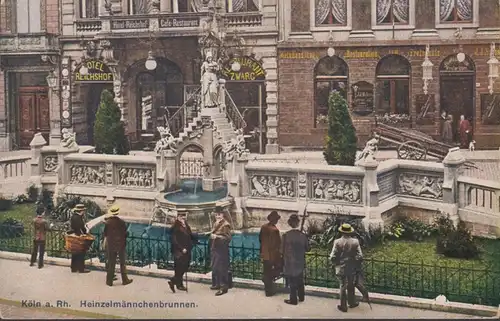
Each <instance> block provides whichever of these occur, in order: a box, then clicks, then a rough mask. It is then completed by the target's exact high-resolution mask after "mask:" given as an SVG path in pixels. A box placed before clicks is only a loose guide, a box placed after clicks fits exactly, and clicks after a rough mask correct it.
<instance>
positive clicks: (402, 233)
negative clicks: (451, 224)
mask: <svg viewBox="0 0 500 321" xmlns="http://www.w3.org/2000/svg"><path fill="white" fill-rule="evenodd" d="M434 232H435V227H434V225H431V224H425V223H423V222H421V221H419V220H415V219H412V218H402V219H400V220H398V221H396V222H394V223H393V224H391V225H390V226H389V228H388V230H387V235H388V236H389V237H392V238H396V239H405V240H410V241H417V242H422V241H423V240H424V239H425V238H427V237H429V236H432V235H433V234H434Z"/></svg>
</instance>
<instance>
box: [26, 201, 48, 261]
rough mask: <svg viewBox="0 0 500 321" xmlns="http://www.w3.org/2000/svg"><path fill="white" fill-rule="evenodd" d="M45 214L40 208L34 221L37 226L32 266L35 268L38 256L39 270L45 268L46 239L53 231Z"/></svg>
mask: <svg viewBox="0 0 500 321" xmlns="http://www.w3.org/2000/svg"><path fill="white" fill-rule="evenodd" d="M44 214H45V209H43V208H38V209H37V213H36V217H35V219H34V220H33V224H34V226H35V239H34V240H33V252H32V253H31V260H30V266H34V265H35V262H36V257H37V254H38V268H39V269H41V268H42V267H43V256H44V254H45V237H46V234H47V232H49V231H50V230H51V227H52V226H53V224H50V225H49V222H47V220H46V219H45V218H44V217H43V215H44Z"/></svg>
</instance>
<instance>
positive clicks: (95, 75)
mask: <svg viewBox="0 0 500 321" xmlns="http://www.w3.org/2000/svg"><path fill="white" fill-rule="evenodd" d="M82 70H85V72H83V74H82ZM114 80H115V76H114V74H113V72H112V71H111V69H110V68H109V67H108V65H106V64H105V63H104V62H103V61H101V60H98V59H90V60H86V61H84V62H83V63H81V64H80V65H79V66H78V67H77V68H76V70H75V82H80V83H82V82H86V83H112V82H113V81H114Z"/></svg>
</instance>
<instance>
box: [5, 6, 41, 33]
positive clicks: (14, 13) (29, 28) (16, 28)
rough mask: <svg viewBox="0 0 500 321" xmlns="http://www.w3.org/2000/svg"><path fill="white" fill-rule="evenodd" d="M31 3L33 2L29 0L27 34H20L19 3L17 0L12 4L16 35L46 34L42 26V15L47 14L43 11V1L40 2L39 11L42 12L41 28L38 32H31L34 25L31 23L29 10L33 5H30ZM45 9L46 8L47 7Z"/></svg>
mask: <svg viewBox="0 0 500 321" xmlns="http://www.w3.org/2000/svg"><path fill="white" fill-rule="evenodd" d="M31 1H32V0H27V4H28V11H27V13H28V16H27V19H26V20H28V31H27V32H19V28H18V21H19V20H20V19H19V10H17V5H18V1H17V0H12V1H11V2H10V4H11V9H12V11H11V12H12V13H13V18H14V19H13V20H14V21H13V29H14V30H15V34H22V35H29V34H40V33H42V32H44V26H43V25H42V22H43V17H42V15H44V14H45V13H44V12H43V10H42V5H43V1H42V0H38V1H40V6H39V7H40V8H39V10H40V15H39V16H40V24H39V25H40V28H39V30H37V31H32V30H31V25H32V24H31V21H32V19H31V18H30V12H29V8H30V7H31V5H30V2H31ZM43 8H45V6H44V7H43ZM22 20H24V19H22Z"/></svg>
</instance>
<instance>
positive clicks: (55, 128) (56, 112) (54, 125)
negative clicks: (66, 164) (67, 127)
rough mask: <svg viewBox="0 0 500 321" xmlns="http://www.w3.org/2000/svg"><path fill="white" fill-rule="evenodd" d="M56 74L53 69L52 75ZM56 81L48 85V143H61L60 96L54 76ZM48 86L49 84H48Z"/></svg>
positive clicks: (57, 82)
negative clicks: (52, 84)
mask: <svg viewBox="0 0 500 321" xmlns="http://www.w3.org/2000/svg"><path fill="white" fill-rule="evenodd" d="M56 75H58V73H56V72H55V71H54V76H56ZM56 79H57V81H56V83H55V84H54V86H51V87H49V88H50V89H49V104H50V107H49V110H50V137H49V145H59V144H60V143H61V96H60V93H61V91H60V88H59V77H57V76H56ZM49 86H50V84H49Z"/></svg>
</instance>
